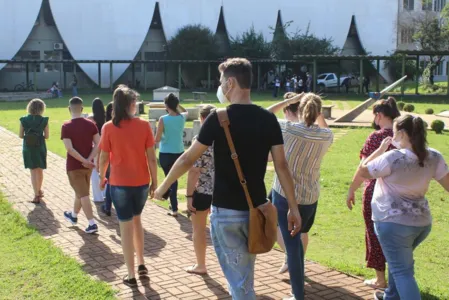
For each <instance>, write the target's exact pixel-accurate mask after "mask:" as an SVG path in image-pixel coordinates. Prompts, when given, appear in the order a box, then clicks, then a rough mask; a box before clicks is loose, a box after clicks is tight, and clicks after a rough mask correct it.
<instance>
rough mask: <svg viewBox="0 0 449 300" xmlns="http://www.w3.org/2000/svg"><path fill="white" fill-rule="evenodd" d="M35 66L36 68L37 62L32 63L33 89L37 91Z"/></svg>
mask: <svg viewBox="0 0 449 300" xmlns="http://www.w3.org/2000/svg"><path fill="white" fill-rule="evenodd" d="M36 68H37V64H34V68H33V83H34V91H37V76H36Z"/></svg>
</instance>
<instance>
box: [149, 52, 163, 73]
mask: <svg viewBox="0 0 449 300" xmlns="http://www.w3.org/2000/svg"><path fill="white" fill-rule="evenodd" d="M161 59H165V52H145V60H161ZM146 65H147V72H162V71H163V70H164V64H163V63H147V64H146Z"/></svg>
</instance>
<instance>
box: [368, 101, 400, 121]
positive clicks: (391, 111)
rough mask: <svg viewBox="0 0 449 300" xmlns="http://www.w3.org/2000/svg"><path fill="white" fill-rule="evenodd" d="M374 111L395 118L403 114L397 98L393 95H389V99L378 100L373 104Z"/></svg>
mask: <svg viewBox="0 0 449 300" xmlns="http://www.w3.org/2000/svg"><path fill="white" fill-rule="evenodd" d="M373 113H374V114H378V113H382V114H383V115H384V116H386V117H388V118H390V119H392V120H394V119H396V118H397V117H399V116H401V113H400V112H399V109H398V106H397V104H396V99H394V98H393V97H388V98H387V100H385V99H381V100H378V101H377V102H376V103H375V104H374V106H373Z"/></svg>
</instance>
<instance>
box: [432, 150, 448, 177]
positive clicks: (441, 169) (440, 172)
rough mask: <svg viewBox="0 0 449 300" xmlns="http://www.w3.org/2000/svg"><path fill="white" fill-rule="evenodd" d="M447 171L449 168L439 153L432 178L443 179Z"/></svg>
mask: <svg viewBox="0 0 449 300" xmlns="http://www.w3.org/2000/svg"><path fill="white" fill-rule="evenodd" d="M447 173H449V169H448V167H447V164H446V162H445V161H444V157H443V155H441V154H440V155H439V158H438V163H437V168H436V170H435V176H434V178H435V179H436V180H441V179H443V177H444V176H446V175H447Z"/></svg>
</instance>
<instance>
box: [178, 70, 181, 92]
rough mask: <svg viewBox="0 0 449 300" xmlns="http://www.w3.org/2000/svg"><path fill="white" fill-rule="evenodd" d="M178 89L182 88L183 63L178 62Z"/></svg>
mask: <svg viewBox="0 0 449 300" xmlns="http://www.w3.org/2000/svg"><path fill="white" fill-rule="evenodd" d="M178 89H179V90H181V64H178Z"/></svg>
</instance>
